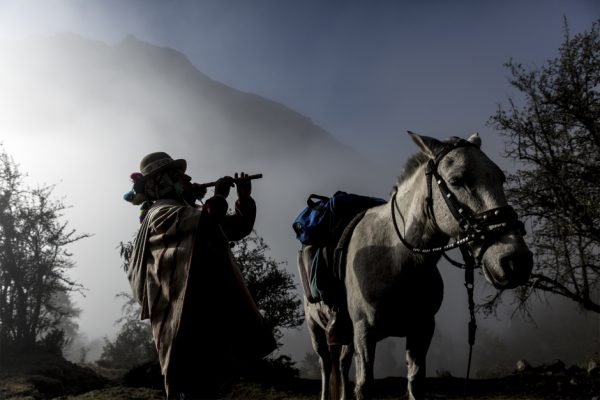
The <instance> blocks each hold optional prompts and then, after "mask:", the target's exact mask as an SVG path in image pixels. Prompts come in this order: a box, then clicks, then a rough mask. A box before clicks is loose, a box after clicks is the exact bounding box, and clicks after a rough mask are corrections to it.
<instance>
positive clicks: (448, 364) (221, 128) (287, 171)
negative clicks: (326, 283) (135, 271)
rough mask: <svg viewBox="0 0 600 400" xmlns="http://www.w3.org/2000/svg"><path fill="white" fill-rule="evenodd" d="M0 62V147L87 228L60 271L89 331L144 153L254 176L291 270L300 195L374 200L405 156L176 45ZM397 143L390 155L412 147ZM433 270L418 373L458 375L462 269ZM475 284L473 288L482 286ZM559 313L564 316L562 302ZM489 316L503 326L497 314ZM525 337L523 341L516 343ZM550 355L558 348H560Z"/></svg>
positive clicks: (76, 44) (6, 44)
mask: <svg viewBox="0 0 600 400" xmlns="http://www.w3.org/2000/svg"><path fill="white" fill-rule="evenodd" d="M0 65H2V74H0V138H1V139H0V140H1V141H2V142H3V143H4V148H5V150H6V152H7V153H8V154H10V155H12V156H13V157H14V159H15V161H16V162H17V163H18V164H20V165H21V169H22V171H23V172H27V173H28V174H29V182H31V184H32V185H33V186H35V185H37V184H38V183H57V184H58V185H57V187H56V189H55V194H56V196H58V197H64V198H65V200H64V201H65V203H66V204H70V205H72V206H73V207H72V208H71V209H69V210H67V211H66V213H65V217H66V218H67V219H68V220H69V223H70V226H71V227H74V228H76V229H77V230H79V231H81V232H86V233H91V234H93V236H92V237H91V238H89V239H86V240H83V241H81V242H78V243H77V244H76V245H74V246H73V247H72V252H73V254H74V260H75V262H76V263H77V267H76V268H74V269H73V270H72V271H71V275H72V277H73V278H74V279H75V280H77V281H78V282H80V283H82V284H83V285H84V286H85V287H86V288H87V291H86V292H85V297H77V298H76V301H77V303H78V305H79V306H80V307H81V308H82V309H83V314H82V317H81V319H80V320H79V323H80V328H81V330H82V331H83V332H85V333H86V334H87V335H88V336H89V337H90V339H93V338H95V337H97V336H104V335H106V334H109V335H110V334H112V333H113V331H114V326H113V323H114V321H115V320H116V319H117V318H118V317H119V315H120V306H121V303H120V301H118V300H115V299H114V295H115V294H116V293H118V292H121V291H129V290H130V288H129V284H128V282H127V279H126V277H125V274H124V273H123V271H122V269H121V268H120V264H121V261H120V259H119V255H118V250H117V249H116V247H117V245H118V244H119V242H121V241H127V240H129V239H131V238H132V235H133V234H134V232H135V231H136V230H137V228H138V221H137V216H138V212H137V210H136V209H135V207H132V206H131V205H130V204H129V203H127V202H125V201H123V199H122V194H123V193H125V192H127V191H128V190H129V189H130V188H131V183H130V182H129V174H130V173H131V172H134V171H137V170H138V165H139V161H140V160H141V158H142V157H143V156H144V155H145V154H147V153H150V152H153V151H166V152H167V153H169V154H170V155H171V156H173V157H174V158H185V159H186V160H187V161H188V172H189V174H190V175H191V176H192V177H193V179H194V180H195V181H196V182H207V181H213V180H215V179H216V178H219V177H221V176H223V175H232V174H233V173H234V172H237V171H244V172H248V173H263V174H264V178H263V179H262V180H258V181H255V183H254V186H253V187H254V191H253V196H254V197H255V198H256V200H257V204H258V215H257V223H256V226H255V227H256V230H257V233H258V234H259V235H261V236H263V237H264V238H265V240H266V242H267V243H268V244H269V246H270V247H271V248H272V255H273V256H274V258H276V259H278V260H286V261H288V263H289V264H288V270H289V271H290V272H292V273H293V274H294V275H295V276H297V274H296V266H295V256H296V251H297V249H298V248H299V245H298V242H297V241H296V239H295V236H294V233H293V231H292V229H291V222H292V220H293V219H294V217H295V216H296V214H297V213H298V212H299V211H300V210H301V209H302V208H303V207H304V206H305V201H306V197H307V196H308V195H309V194H310V193H320V194H324V195H331V194H333V192H335V191H336V190H346V191H350V192H355V193H360V194H367V195H371V196H379V197H384V198H387V196H388V195H389V192H390V190H391V188H392V185H393V184H394V183H395V179H396V176H397V175H398V174H399V172H400V170H401V168H402V166H403V165H404V162H405V160H404V159H403V158H400V157H399V158H398V159H392V160H387V161H385V163H384V162H383V161H384V160H373V159H372V158H369V159H367V158H366V157H365V156H363V155H362V154H361V152H360V149H352V148H350V147H348V146H346V145H344V144H343V143H340V142H339V141H338V140H336V137H334V136H333V135H332V134H331V133H329V132H327V131H326V130H324V129H322V128H321V127H319V126H318V125H317V124H315V123H314V122H313V121H311V119H310V118H308V117H306V116H304V115H302V114H300V113H298V112H296V111H294V110H292V109H290V108H288V107H286V106H285V105H283V104H280V103H277V102H275V101H272V100H269V99H266V98H264V97H261V96H257V95H255V94H251V93H245V92H241V91H239V90H236V89H234V88H231V87H229V86H226V85H224V84H222V83H219V82H217V81H214V80H212V79H211V78H210V77H208V76H207V75H205V74H204V73H202V72H201V71H200V70H199V69H198V68H196V67H195V66H194V65H192V63H190V61H189V60H188V59H187V58H186V57H185V56H184V55H183V54H182V53H180V52H178V51H176V50H174V49H170V48H162V47H157V46H154V45H151V44H148V43H145V42H142V41H140V40H138V39H136V38H135V37H133V36H129V37H127V38H125V39H124V40H122V41H120V42H118V43H116V44H113V45H109V44H105V43H102V42H98V41H93V40H89V39H85V38H82V37H81V36H78V35H75V34H59V35H53V36H39V37H32V38H29V39H24V40H11V41H3V42H0ZM402 128H403V129H404V128H406V129H408V128H411V129H415V130H418V127H402ZM452 134H454V133H452ZM465 134H466V133H465ZM449 135H450V134H449ZM405 139H406V140H405V142H404V143H406V148H404V149H402V150H403V152H406V151H408V152H409V153H412V152H416V151H417V149H416V147H413V144H412V142H410V140H409V139H408V138H405ZM391 142H392V141H390V143H391ZM394 142H396V141H394ZM407 148H408V149H409V150H407ZM413 150H414V151H413ZM382 165H386V166H387V167H382ZM390 165H391V166H392V167H390ZM230 203H231V201H230ZM440 269H441V270H442V274H443V275H444V279H445V285H446V294H445V300H444V305H443V307H442V310H441V311H440V313H439V314H438V318H437V319H438V321H439V323H438V326H439V327H440V328H439V329H438V332H437V333H436V338H435V339H434V343H433V344H432V349H431V357H430V363H429V366H430V368H429V373H430V374H434V373H435V371H436V370H437V369H440V370H451V371H453V372H454V373H460V372H462V367H463V366H464V352H465V349H466V344H465V342H466V323H467V320H468V311H467V308H466V307H467V306H466V300H465V298H464V296H465V295H464V292H463V290H464V288H463V285H462V275H461V274H460V273H458V272H456V271H454V270H450V269H447V268H445V267H440ZM482 281H483V279H479V283H478V287H479V290H478V292H477V294H478V295H479V296H480V297H481V296H482V295H484V294H485V293H486V291H485V290H486V289H485V285H484V284H483V283H482ZM563 309H565V310H567V311H564V312H566V313H572V307H571V308H569V306H565V307H563ZM543 318H544V319H543V320H542V321H538V323H539V326H540V327H548V329H560V327H558V326H556V321H554V320H553V315H552V313H546V314H544V316H543ZM496 322H497V321H496ZM494 323H495V322H494V321H493V320H492V321H491V323H488V324H491V325H488V328H487V329H488V331H487V332H488V333H485V331H483V330H482V333H481V334H482V336H483V335H487V336H488V339H489V340H488V342H491V343H495V342H494V340H496V339H498V340H499V338H501V337H505V336H510V340H508V342H505V343H511V345H515V343H520V344H521V345H520V346H517V347H519V348H520V349H521V350H520V351H521V353H525V352H526V350H531V349H534V348H536V347H535V346H532V345H531V344H532V343H533V344H539V345H540V351H539V352H537V353H535V354H533V355H531V357H532V358H535V357H538V358H537V359H536V360H541V361H545V360H544V359H543V357H542V356H541V355H540V354H541V353H540V352H542V351H544V349H543V348H542V345H543V343H545V342H543V341H542V340H539V338H537V337H536V334H537V333H536V332H534V333H532V331H531V329H530V328H525V326H526V325H525V324H523V325H520V324H519V323H518V322H515V323H513V324H512V328H515V327H516V328H518V329H513V331H512V333H511V331H510V329H509V328H510V327H506V328H505V329H503V330H497V325H496V326H494V325H493V324H494ZM485 324H486V323H485V322H481V325H482V326H484V327H485ZM593 324H594V320H593V319H592V318H589V319H587V320H585V321H584V322H581V320H577V322H573V326H575V325H579V326H583V327H584V328H583V330H578V332H583V333H581V335H580V336H578V337H581V340H580V342H581V343H589V341H590V340H592V339H590V337H591V336H592V337H593V332H591V333H590V334H588V333H589V332H590V331H591V330H592V329H593ZM502 325H503V326H504V325H507V324H506V323H505V320H504V321H503V324H502ZM490 326H492V327H491V328H490ZM563 328H564V327H563ZM538 332H539V330H538ZM96 335H97V336H96ZM511 335H512V336H511ZM526 336H528V337H529V336H530V337H531V338H532V340H530V341H526V340H525V337H526ZM490 338H491V339H490ZM394 340H396V339H394ZM284 341H286V346H287V347H286V348H284V351H292V352H293V353H294V356H295V358H296V360H297V361H300V360H301V356H302V354H303V352H305V351H309V350H310V347H309V343H310V342H309V338H308V334H307V333H306V332H305V331H291V332H289V334H288V335H287V336H286V338H285V339H284ZM586 341H587V342H586ZM482 342H483V343H485V341H482ZM527 343H529V344H530V345H529V347H527ZM550 343H554V342H550ZM492 347H493V346H492ZM558 347H560V346H559V345H558V344H557V345H556V348H558ZM390 349H394V352H395V353H394V354H395V357H396V360H398V363H397V364H398V365H396V364H394V362H393V359H390V358H389V357H388V364H390V365H391V367H390V368H392V369H394V370H393V371H391V370H390V369H387V370H385V372H381V373H380V374H381V375H382V376H385V375H387V374H391V373H394V374H401V373H402V371H401V369H402V368H403V367H402V365H403V362H402V361H400V360H402V359H403V346H396V345H395V342H394V343H391V344H390V343H388V344H387V345H382V346H379V347H378V353H379V354H381V352H386V351H390ZM488 350H489V349H488ZM500 350H501V353H502V355H503V356H504V358H505V364H507V365H509V364H510V363H511V362H512V359H510V357H508V356H507V352H506V351H505V349H504V348H502V349H500ZM500 350H499V351H500ZM564 351H565V352H568V346H567V345H566V344H564ZM585 351H586V350H585V348H583V350H581V352H580V353H578V354H577V355H576V354H572V356H573V358H576V357H579V355H580V354H582V352H585ZM475 354H476V357H477V354H478V353H477V350H476V353H475ZM480 354H485V355H486V357H488V358H487V360H483V359H482V362H486V361H487V362H488V363H489V362H490V353H489V352H486V353H480ZM559 356H560V355H557V356H555V357H559ZM378 357H379V356H378ZM515 357H516V358H517V359H518V358H519V355H515ZM379 359H380V360H383V359H385V357H384V358H382V357H379ZM565 361H566V362H572V360H565ZM396 368H400V370H398V369H396ZM382 371H383V370H382Z"/></svg>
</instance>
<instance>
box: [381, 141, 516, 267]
mask: <svg viewBox="0 0 600 400" xmlns="http://www.w3.org/2000/svg"><path fill="white" fill-rule="evenodd" d="M472 146H475V145H474V144H473V143H471V142H469V141H467V140H464V139H458V138H457V139H456V141H454V142H452V143H451V144H448V145H447V146H445V147H444V148H443V149H442V150H441V151H440V152H439V153H438V154H437V155H436V156H435V158H434V159H430V160H429V161H428V162H427V168H426V170H425V176H426V177H427V198H426V199H425V202H426V212H427V217H428V218H429V219H431V221H432V222H433V224H434V226H435V228H436V229H437V230H438V231H441V229H440V227H439V225H438V223H437V220H436V218H435V213H434V210H433V192H432V186H433V184H432V180H433V178H435V182H436V184H437V185H438V188H439V190H440V192H441V194H442V198H443V199H444V201H445V203H446V205H447V206H448V209H449V210H450V213H451V214H452V216H453V217H454V218H455V219H456V220H457V221H458V224H459V227H460V230H461V233H460V234H459V236H458V237H456V238H455V240H454V241H453V242H451V243H448V244H446V245H444V246H439V247H430V248H420V247H416V246H413V245H412V244H411V243H409V242H408V241H407V240H406V239H405V238H404V237H403V236H402V233H400V229H399V228H398V223H397V221H396V208H397V207H398V205H397V204H396V195H397V193H398V192H397V191H396V192H394V195H393V196H392V201H391V207H392V221H393V223H394V229H395V230H396V233H397V235H398V238H399V239H400V241H401V242H402V244H403V245H404V246H405V247H407V248H408V249H409V250H410V251H412V252H413V253H417V254H435V253H445V252H446V251H448V250H451V249H455V248H457V247H461V246H464V245H467V244H468V243H481V244H482V249H481V251H480V252H479V255H478V257H477V263H476V266H477V267H480V264H481V258H482V257H483V253H484V252H485V250H487V248H488V247H489V246H490V245H491V244H493V243H494V242H495V241H497V240H498V238H499V237H500V236H502V235H503V234H505V233H507V232H509V231H511V230H515V229H516V230H518V231H519V232H520V233H521V234H523V235H524V234H525V226H524V225H523V223H522V222H521V221H519V218H518V216H517V213H516V212H515V210H514V209H513V208H512V207H511V206H508V205H507V206H502V207H497V208H492V209H490V210H486V211H484V212H481V213H478V214H474V213H473V212H472V211H471V210H470V209H469V208H468V207H466V206H465V205H463V204H461V203H460V202H459V201H458V199H457V198H456V196H455V195H454V194H453V193H452V191H450V189H449V188H448V185H447V184H446V181H444V179H443V178H442V176H441V175H440V174H439V173H438V166H439V163H440V161H441V160H442V159H443V158H444V157H445V156H446V155H447V154H448V153H449V152H450V151H452V150H454V149H457V148H460V147H472ZM468 251H469V253H471V255H472V252H471V250H470V249H468ZM463 256H464V255H463ZM465 261H466V260H465ZM453 265H456V262H454V263H453ZM459 265H460V264H459Z"/></svg>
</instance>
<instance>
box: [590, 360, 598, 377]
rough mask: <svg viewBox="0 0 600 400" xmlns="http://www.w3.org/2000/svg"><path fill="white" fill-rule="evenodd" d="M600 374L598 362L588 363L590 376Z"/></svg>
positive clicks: (591, 361)
mask: <svg viewBox="0 0 600 400" xmlns="http://www.w3.org/2000/svg"><path fill="white" fill-rule="evenodd" d="M599 372H600V369H599V368H598V362H597V361H596V360H590V362H588V365H587V373H588V374H589V375H595V374H598V373H599Z"/></svg>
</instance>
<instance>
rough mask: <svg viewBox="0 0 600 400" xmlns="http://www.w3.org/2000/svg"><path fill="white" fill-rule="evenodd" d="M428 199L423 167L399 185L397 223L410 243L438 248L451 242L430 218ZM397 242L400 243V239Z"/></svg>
mask: <svg viewBox="0 0 600 400" xmlns="http://www.w3.org/2000/svg"><path fill="white" fill-rule="evenodd" d="M426 199H427V181H426V175H425V166H422V167H420V168H418V169H417V170H416V171H415V173H414V174H413V175H412V176H410V177H408V178H406V179H405V180H404V181H402V182H401V183H399V184H398V187H397V192H396V199H395V200H396V205H397V207H398V208H397V209H396V210H397V211H399V212H397V213H396V221H397V224H398V228H399V229H400V233H402V234H403V235H404V239H406V241H407V242H408V243H410V244H412V245H413V246H414V247H419V248H429V247H436V246H439V245H443V244H446V243H447V242H448V240H449V237H448V236H446V235H445V234H443V233H441V232H439V231H438V230H437V228H436V227H435V225H434V223H433V222H432V221H431V219H430V218H428V216H427V211H426V204H427V203H426ZM390 213H391V210H390ZM390 218H391V216H390ZM391 229H392V230H394V237H396V236H397V234H396V233H395V229H394V227H393V226H392V227H391ZM397 240H398V242H400V240H399V239H397ZM400 245H401V244H400ZM401 246H402V247H403V248H405V247H404V246H403V245H401ZM407 250H408V249H407ZM410 253H411V254H412V252H410ZM413 255H414V254H413Z"/></svg>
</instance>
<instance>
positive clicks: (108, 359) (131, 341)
mask: <svg viewBox="0 0 600 400" xmlns="http://www.w3.org/2000/svg"><path fill="white" fill-rule="evenodd" d="M117 297H123V298H124V299H125V304H124V305H123V308H122V311H123V317H121V318H120V319H118V320H117V322H116V323H117V324H119V325H121V326H120V329H119V332H118V333H117V337H116V338H115V340H113V341H110V340H109V339H108V338H104V347H103V348H102V355H101V356H100V359H99V360H98V361H96V363H97V364H98V365H100V366H101V367H105V368H122V369H130V368H132V367H134V366H136V365H141V364H144V363H146V362H150V361H157V360H158V355H157V353H156V349H155V347H154V342H153V340H152V331H151V328H150V324H149V322H148V321H147V320H146V321H142V320H140V308H141V307H140V305H139V304H138V303H137V301H136V300H135V299H134V298H133V296H131V295H130V294H128V293H119V294H118V295H117Z"/></svg>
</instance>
